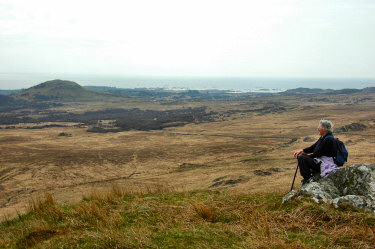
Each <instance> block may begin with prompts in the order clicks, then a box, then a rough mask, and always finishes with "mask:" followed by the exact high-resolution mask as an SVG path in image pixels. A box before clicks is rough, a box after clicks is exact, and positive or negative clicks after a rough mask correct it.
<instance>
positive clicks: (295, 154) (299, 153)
mask: <svg viewBox="0 0 375 249" xmlns="http://www.w3.org/2000/svg"><path fill="white" fill-rule="evenodd" d="M301 154H303V150H302V149H300V150H297V151H296V152H294V155H293V156H294V157H297V156H299V155H301Z"/></svg>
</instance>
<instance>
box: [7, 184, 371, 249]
mask: <svg viewBox="0 0 375 249" xmlns="http://www.w3.org/2000/svg"><path fill="white" fill-rule="evenodd" d="M152 192H154V193H149V192H148V191H147V190H142V191H140V192H138V193H135V191H133V192H132V193H130V192H129V191H127V190H124V189H121V188H119V187H114V188H113V189H112V190H110V191H104V192H102V191H96V192H95V193H93V195H89V196H86V197H85V198H84V200H82V202H81V203H79V204H77V205H73V206H58V205H57V206H56V204H55V202H54V201H53V198H51V196H50V195H48V194H47V195H46V196H45V197H44V198H43V199H41V200H40V201H36V202H35V201H34V202H33V203H35V205H34V204H33V206H34V207H33V211H31V212H30V213H28V214H26V215H22V216H21V218H17V219H14V220H8V222H3V223H1V224H0V247H1V248H2V247H7V248H28V247H37V248H95V247H99V248H373V247H374V246H375V233H374V229H375V216H374V214H371V213H368V212H362V211H359V210H355V209H351V210H337V209H334V208H332V207H330V206H325V205H322V206H319V205H317V204H315V203H313V202H302V203H297V202H293V203H291V204H289V205H286V206H285V205H281V197H282V195H280V194H272V193H270V194H250V195H249V194H233V193H228V192H225V191H188V192H175V191H172V190H169V191H167V192H160V190H158V191H152ZM51 206H56V207H55V208H58V209H59V210H61V212H62V216H61V217H62V218H58V217H56V216H55V218H54V219H51V218H49V217H48V216H46V215H42V214H41V213H40V211H42V210H43V211H44V212H47V213H49V214H50V213H51V211H50V210H51V209H50V207H51ZM38 210H39V211H38ZM52 214H54V213H53V212H52Z"/></svg>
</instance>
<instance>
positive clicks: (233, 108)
mask: <svg viewBox="0 0 375 249" xmlns="http://www.w3.org/2000/svg"><path fill="white" fill-rule="evenodd" d="M374 107H375V89H374V88H365V89H362V90H358V89H344V90H336V91H335V90H319V89H310V90H309V89H302V88H301V89H293V90H289V91H286V92H283V93H230V92H226V91H215V90H211V91H169V90H164V89H114V88H106V87H102V88H95V87H91V88H90V87H86V88H83V87H81V86H79V85H78V84H76V83H74V82H68V81H61V80H54V81H50V82H45V83H43V84H40V85H37V86H35V87H32V88H30V89H25V90H22V91H19V92H15V93H11V94H9V95H0V153H1V157H0V216H2V217H4V219H5V220H7V221H8V222H9V220H10V219H12V218H14V217H17V216H19V215H21V214H23V213H25V212H27V211H30V200H35V199H36V198H39V197H40V196H44V195H46V193H47V196H48V195H51V196H53V198H54V199H53V201H51V198H50V199H48V198H47V200H49V202H48V201H47V202H46V203H50V204H51V203H52V204H53V205H55V202H56V203H59V204H61V205H63V204H65V205H74V204H75V203H80V202H81V201H82V197H83V196H90V194H91V196H93V193H100V192H105V191H107V190H109V189H114V186H115V188H116V189H122V190H126V191H125V192H126V193H130V192H134V193H148V194H150V193H152V189H157V190H160V189H164V190H165V189H168V191H167V192H168V193H169V192H170V191H172V190H173V191H174V193H176V194H174V195H178V194H177V193H185V195H188V196H194V197H189V198H193V199H194V200H195V199H196V198H198V197H196V195H198V196H199V195H204V197H202V198H203V199H207V200H209V199H210V198H216V197H217V198H218V199H217V200H216V202H220V201H219V200H224V196H225V195H226V194H233V195H235V196H237V197H235V199H236V198H237V199H236V201H235V202H236V203H237V202H241V200H240V199H241V198H242V197H241V198H239V197H238V196H243V195H244V194H254V196H255V195H259V194H264V195H265V196H269V195H270V194H271V195H272V198H271V197H270V198H271V199H273V201H272V203H271V204H267V205H268V206H267V208H270V209H272V208H273V207H274V205H276V204H275V203H277V201H274V199H275V198H276V197H277V198H276V199H279V200H280V202H281V199H280V198H281V196H282V194H285V193H287V192H288V191H289V189H290V184H291V181H292V179H293V176H294V171H295V168H296V160H295V159H294V158H293V157H292V155H293V152H294V151H295V150H297V149H299V148H303V147H307V146H309V145H310V144H312V143H313V142H314V141H315V140H317V139H318V133H317V130H316V128H317V125H318V122H319V120H320V119H330V120H332V121H333V123H334V125H335V135H336V137H339V138H340V140H342V141H344V142H345V144H346V146H347V148H348V150H349V153H350V154H349V161H348V163H347V165H351V164H357V163H373V162H374V161H375V160H374V159H375V154H374V153H373V151H375V115H374V114H375V112H374ZM299 180H301V179H300V178H297V184H296V186H295V187H299V186H300V184H299ZM211 190H212V191H213V192H205V191H211ZM194 191H198V192H194ZM199 191H203V192H199ZM217 191H218V192H217ZM120 192H121V191H120ZM156 192H157V191H156ZM114 193H117V192H116V191H115V192H114ZM192 193H193V194H192ZM197 193H198V194H197ZM207 193H216V194H209V195H208V196H207ZM223 193H226V194H223ZM115 195H116V194H115ZM115 195H114V196H115ZM150 195H151V194H150ZM94 196H95V195H94ZM214 196H216V197H214ZM275 196H276V197H275ZM144 197H145V196H144V195H143V196H142V197H139V196H138V197H137V196H132V198H135V200H136V201H140V199H139V198H141V199H142V198H144ZM90 198H94V197H90ZM90 198H89V199H90ZM95 198H96V197H95ZM95 198H94V199H95ZM98 198H99V197H97V199H98ZM150 198H156V199H157V198H161V197H160V196H157V197H155V196H154V197H152V196H151V197H150ZM170 198H177V197H175V196H174V197H173V196H172V197H170ZM238 198H239V199H238ZM254 198H255V197H254ZM257 198H258V197H257ZM259 198H260V197H259ZM262 198H266V197H264V196H263V197H262ZM99 199H100V198H99ZM266 199H267V198H266ZM210 200H212V201H213V200H214V199H210ZM247 201H249V200H247ZM245 202H246V201H245ZM250 202H251V203H252V204H251V205H255V206H256V203H257V201H254V202H253V201H250ZM160 203H164V202H163V201H161V202H160ZM34 204H35V203H34ZM39 204H40V205H41V204H42V202H40V203H39ZM169 204H170V203H169ZM169 204H168V205H169ZM237 204H238V203H237ZM237 204H236V205H237ZM40 205H39V206H38V205H36V206H35V205H34V211H35V210H37V209H38V208H40V207H41V206H40ZM53 205H52V206H53ZM150 205H151V204H150ZM152 205H154V204H152ZM197 205H198V206H197ZM199 205H201V204H195V206H194V207H195V210H199V209H200V207H199ZM218 205H220V204H218ZM228 205H229V204H228ZM231 205H232V204H231ZM177 206H178V205H177ZM155 208H156V207H155ZM193 209H194V208H193ZM300 211H301V210H300ZM239 212H240V211H239ZM241 212H245V211H244V210H242V211H241ZM301 212H302V211H301ZM198 213H199V212H198ZM283 215H285V217H284V216H283V217H284V218H285V219H286V216H287V214H286V213H284V214H283ZM314 215H315V214H314ZM167 216H168V215H167ZM258 218H259V219H265V218H264V217H263V216H262V217H258ZM206 219H208V220H210V219H212V218H209V217H208V218H207V217H206ZM223 219H224V218H223ZM211 222H212V220H211ZM353 222H354V221H353ZM150 229H151V230H152V228H150ZM151 230H148V231H147V232H150V231H151ZM330 231H332V230H330ZM211 232H212V233H215V231H210V233H211ZM236 233H237V232H236ZM266 233H267V232H266ZM327 234H328V232H327ZM266 235H267V234H265V235H264V236H266ZM220 236H221V235H220ZM262 236H263V235H262ZM327 236H328V237H329V235H327ZM298 241H299V242H298V243H301V241H302V238H301V239H298ZM138 242H139V241H138ZM144 242H145V243H146V242H147V241H144ZM139 243H141V242H139ZM147 243H148V242H147ZM150 243H151V242H150ZM269 243H271V241H269ZM298 243H297V244H295V245H297V247H298V245H301V244H298ZM370 244H371V243H370ZM370 244H366V245H370ZM140 245H141V244H140ZM280 245H281V244H280ZM203 247H204V246H203ZM218 247H220V246H218Z"/></svg>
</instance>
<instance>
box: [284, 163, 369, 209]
mask: <svg viewBox="0 0 375 249" xmlns="http://www.w3.org/2000/svg"><path fill="white" fill-rule="evenodd" d="M374 196H375V164H358V165H352V166H350V167H346V168H341V169H339V170H337V171H335V172H333V173H332V174H330V175H329V176H327V177H325V178H322V179H320V180H318V181H316V182H311V183H309V184H305V185H303V186H302V187H301V188H300V189H298V190H292V191H291V192H290V193H288V194H287V195H285V196H284V198H283V203H288V202H290V201H291V200H293V199H295V200H297V201H298V200H302V199H305V198H311V199H313V200H314V201H315V202H317V203H329V204H332V205H333V206H334V207H336V208H338V207H339V206H341V205H352V206H354V207H358V208H362V209H365V210H368V211H371V212H375V197H374Z"/></svg>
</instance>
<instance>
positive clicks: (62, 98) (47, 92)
mask: <svg viewBox="0 0 375 249" xmlns="http://www.w3.org/2000/svg"><path fill="white" fill-rule="evenodd" d="M12 96H13V97H15V98H16V99H24V100H31V101H59V102H71V101H100V100H106V99H109V98H124V97H126V96H123V95H117V94H111V93H107V92H98V91H92V90H90V89H86V88H84V87H82V86H80V85H79V84H77V83H75V82H73V81H66V80H51V81H46V82H44V83H41V84H39V85H36V86H33V87H31V88H28V89H25V90H23V91H21V92H19V93H16V94H13V95H12Z"/></svg>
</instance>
